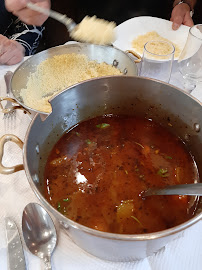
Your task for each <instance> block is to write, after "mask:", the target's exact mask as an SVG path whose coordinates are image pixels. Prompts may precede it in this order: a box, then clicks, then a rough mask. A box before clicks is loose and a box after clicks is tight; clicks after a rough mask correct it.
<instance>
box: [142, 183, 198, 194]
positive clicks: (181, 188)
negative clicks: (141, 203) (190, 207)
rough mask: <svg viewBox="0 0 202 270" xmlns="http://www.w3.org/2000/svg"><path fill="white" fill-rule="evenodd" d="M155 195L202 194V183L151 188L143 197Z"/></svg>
mask: <svg viewBox="0 0 202 270" xmlns="http://www.w3.org/2000/svg"><path fill="white" fill-rule="evenodd" d="M153 195H192V196H202V183H195V184H184V185H174V186H167V187H165V188H161V189H160V188H150V189H148V190H146V191H144V192H143V193H142V197H147V196H153Z"/></svg>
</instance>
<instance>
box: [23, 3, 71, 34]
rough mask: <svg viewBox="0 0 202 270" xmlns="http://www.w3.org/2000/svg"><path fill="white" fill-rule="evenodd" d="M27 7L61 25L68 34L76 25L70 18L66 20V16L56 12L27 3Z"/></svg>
mask: <svg viewBox="0 0 202 270" xmlns="http://www.w3.org/2000/svg"><path fill="white" fill-rule="evenodd" d="M27 7H28V8H30V9H32V10H35V11H37V12H40V13H43V14H45V15H47V16H49V17H51V18H53V19H55V20H57V21H59V22H61V23H63V24H64V25H65V26H66V27H67V30H68V31H69V33H71V32H72V31H73V29H74V28H75V26H76V23H75V22H74V21H73V20H72V19H71V18H68V17H67V16H66V15H64V14H61V13H59V12H57V11H54V10H49V9H46V8H42V7H39V6H37V5H35V4H33V3H31V2H29V3H27Z"/></svg>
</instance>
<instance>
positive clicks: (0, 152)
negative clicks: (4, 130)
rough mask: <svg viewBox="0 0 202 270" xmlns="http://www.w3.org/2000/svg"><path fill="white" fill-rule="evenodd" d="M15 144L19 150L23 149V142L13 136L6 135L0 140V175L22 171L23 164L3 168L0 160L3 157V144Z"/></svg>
mask: <svg viewBox="0 0 202 270" xmlns="http://www.w3.org/2000/svg"><path fill="white" fill-rule="evenodd" d="M10 141H11V142H14V143H16V144H17V145H18V146H19V147H20V148H21V149H22V148H23V142H22V141H21V140H20V139H19V138H18V137H17V136H15V135H12V134H6V135H4V136H2V137H1V138H0V173H1V174H12V173H15V172H18V171H20V170H23V169H24V166H23V164H19V165H16V166H13V167H5V166H3V164H2V159H3V155H4V144H5V143H7V142H10Z"/></svg>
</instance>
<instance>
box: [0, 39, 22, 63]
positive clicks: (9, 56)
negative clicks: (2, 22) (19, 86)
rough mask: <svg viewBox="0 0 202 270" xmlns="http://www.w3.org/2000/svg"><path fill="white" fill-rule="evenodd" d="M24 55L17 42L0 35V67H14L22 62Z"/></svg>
mask: <svg viewBox="0 0 202 270" xmlns="http://www.w3.org/2000/svg"><path fill="white" fill-rule="evenodd" d="M24 53H25V48H24V47H23V46H22V45H21V44H20V43H19V42H17V41H15V40H11V39H8V38H7V37H5V36H3V35H0V65H15V64H17V63H19V62H20V61H22V60H23V57H24Z"/></svg>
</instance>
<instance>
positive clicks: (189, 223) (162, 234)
mask: <svg viewBox="0 0 202 270" xmlns="http://www.w3.org/2000/svg"><path fill="white" fill-rule="evenodd" d="M108 77H109V78H112V77H111V76H108ZM115 77H120V76H113V78H115ZM105 78H106V77H105ZM124 78H127V80H128V79H129V78H134V77H133V76H127V77H123V79H124ZM138 79H140V80H142V79H143V80H144V79H147V80H154V81H157V80H155V79H148V78H143V77H138ZM92 80H104V79H103V78H94V79H92ZM83 83H84V84H85V83H88V81H85V82H82V84H83ZM161 83H162V82H161ZM79 84H80V83H79ZM75 86H76V85H74V86H71V87H70V88H68V89H66V90H68V91H69V90H71V88H74V87H75ZM173 88H175V89H176V90H177V91H181V92H183V94H185V95H188V96H189V97H190V98H191V99H193V100H194V101H195V102H197V103H199V104H200V105H201V106H202V103H201V102H200V101H199V100H198V99H197V98H195V97H193V96H191V95H190V94H187V93H186V92H184V91H183V90H181V89H180V88H177V87H174V86H173ZM66 90H63V91H62V92H61V93H63V92H65V91H66ZM61 93H59V94H58V95H60V94H61ZM55 97H56V96H55ZM55 97H54V98H55ZM54 98H52V100H53V99H54ZM37 117H38V114H36V115H35V117H34V118H33V119H32V121H31V123H30V125H29V127H28V129H27V132H26V136H25V142H24V146H23V161H24V165H25V166H24V167H25V172H26V175H27V178H28V181H29V184H30V186H31V188H32V189H33V191H34V193H35V195H36V196H37V197H38V199H39V200H40V202H41V203H42V204H43V205H45V207H46V208H47V209H48V211H50V212H52V213H54V214H55V215H56V216H58V217H59V218H60V221H61V223H64V224H65V225H67V226H68V227H69V226H71V227H74V228H75V229H78V230H81V231H84V232H86V233H88V234H91V235H94V236H97V237H100V238H107V239H113V240H123V241H125V240H127V241H134V240H136V241H146V240H152V239H157V238H162V237H166V236H169V235H172V234H175V233H178V232H181V231H183V230H184V229H186V228H188V227H190V226H192V225H193V224H195V223H196V222H198V221H199V220H200V219H202V212H200V213H199V214H197V215H195V216H194V217H192V218H191V219H189V220H188V221H186V222H184V223H182V224H180V225H178V226H175V227H172V228H169V229H166V230H163V231H159V232H153V233H145V234H115V233H108V232H102V231H98V230H95V229H91V228H89V227H86V226H84V225H81V224H79V223H77V222H74V221H72V220H70V219H68V218H67V217H65V216H64V215H62V214H61V213H60V212H59V211H57V210H56V209H55V208H54V207H52V206H51V205H50V204H49V203H48V202H47V201H46V200H45V198H44V197H43V196H41V193H40V192H39V190H38V189H37V187H36V186H35V184H34V182H33V180H32V176H31V175H30V172H29V169H28V164H27V160H26V145H27V138H28V135H29V133H30V129H31V126H32V122H34V121H35V118H37Z"/></svg>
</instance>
